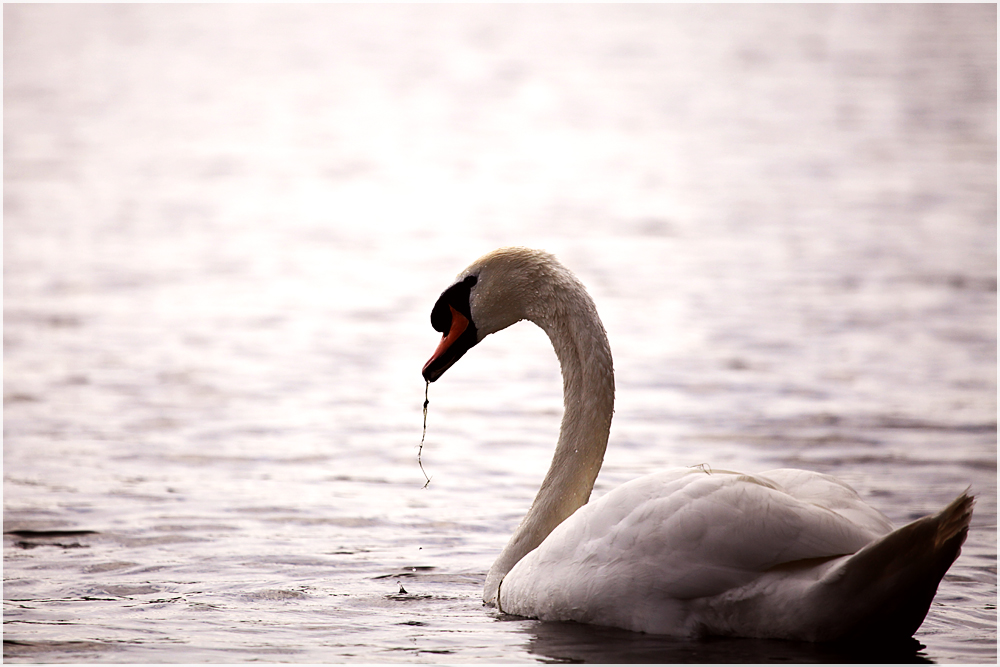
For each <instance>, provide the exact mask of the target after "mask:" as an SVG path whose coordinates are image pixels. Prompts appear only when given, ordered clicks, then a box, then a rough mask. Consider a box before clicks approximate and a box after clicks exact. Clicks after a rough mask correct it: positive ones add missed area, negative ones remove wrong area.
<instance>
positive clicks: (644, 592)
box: [501, 469, 886, 622]
mask: <svg viewBox="0 0 1000 667" xmlns="http://www.w3.org/2000/svg"><path fill="white" fill-rule="evenodd" d="M777 472H778V474H777V475H776V477H777V478H779V479H781V480H782V481H789V482H790V483H791V482H795V483H796V484H797V485H798V487H802V489H809V490H811V491H812V495H809V494H806V495H805V498H804V499H800V498H797V497H796V496H795V495H793V494H791V493H789V492H788V491H787V490H785V489H784V488H782V483H781V482H779V481H777V480H776V479H770V478H768V477H766V476H751V475H741V474H737V473H729V472H721V471H720V472H705V471H702V470H697V469H684V470H674V471H666V472H663V473H657V474H654V475H648V476H646V477H642V478H639V479H637V480H634V481H632V482H629V483H628V484H625V485H622V486H621V487H618V488H617V489H615V490H614V491H612V492H610V493H608V494H607V495H605V496H603V497H602V498H599V499H597V500H596V501H594V502H592V503H589V504H587V505H584V506H583V507H581V508H580V509H579V510H577V512H576V513H575V514H573V516H571V517H570V518H569V519H567V520H566V521H564V522H563V523H562V524H560V525H559V527H557V528H556V529H555V530H554V531H553V532H552V533H551V534H550V535H549V537H548V538H546V540H545V541H544V542H543V543H542V544H541V546H539V547H538V548H537V549H535V550H534V551H532V552H531V553H529V554H528V555H527V556H525V557H524V558H523V559H522V560H521V561H520V562H519V563H518V564H517V565H516V566H515V567H514V568H513V569H512V570H511V571H510V572H509V573H508V575H507V577H505V579H504V581H503V583H502V586H501V595H502V597H501V607H502V608H503V609H504V610H505V611H510V612H512V613H520V614H524V615H532V616H539V617H542V618H559V617H562V618H575V616H572V615H566V614H565V613H563V612H564V611H565V610H567V609H581V608H584V607H586V608H587V609H589V610H591V612H592V613H594V614H596V616H595V617H594V619H593V620H591V621H590V622H601V621H600V615H601V614H602V613H603V612H602V609H604V610H608V613H612V612H611V611H610V610H612V609H615V608H617V609H618V611H614V612H613V613H615V614H619V613H621V612H620V609H621V608H622V607H623V606H624V607H629V606H631V607H634V608H635V610H636V614H637V615H639V614H642V615H645V616H649V615H650V613H651V612H650V611H649V607H650V606H651V605H652V606H656V605H657V604H660V602H663V601H669V602H666V604H667V606H668V607H670V609H668V613H674V612H676V611H677V605H679V604H681V602H678V601H685V600H693V599H697V598H704V597H710V596H714V595H718V594H720V593H723V592H725V591H727V590H730V589H733V588H736V587H738V586H742V585H744V584H746V583H748V582H750V581H753V580H754V579H756V578H757V577H759V576H760V575H761V574H762V573H764V572H766V571H768V570H770V569H772V568H774V567H776V566H779V565H783V564H787V563H791V562H795V561H802V560H805V559H822V558H829V557H832V556H840V555H844V554H850V553H854V552H855V551H857V550H859V549H860V548H862V547H863V546H865V545H866V544H868V543H869V542H871V541H872V540H874V539H875V538H877V537H879V536H880V535H882V534H884V533H885V532H886V531H885V530H876V529H875V528H876V527H875V526H872V525H868V524H869V523H870V522H867V523H864V522H863V523H862V524H860V525H859V524H857V523H855V522H853V521H852V520H851V519H850V518H849V517H848V516H845V514H842V513H838V512H837V511H834V510H832V509H829V508H826V507H823V506H821V505H819V504H816V503H815V502H812V501H813V500H820V499H821V498H822V497H824V496H830V497H833V498H835V499H839V502H841V503H842V504H847V501H846V500H845V498H846V496H845V495H844V494H841V493H840V491H838V490H832V489H827V490H826V491H825V492H824V491H823V489H824V488H825V487H824V485H825V484H826V485H829V484H832V482H829V481H826V480H822V479H811V480H807V479H805V478H797V477H795V476H794V475H791V474H788V473H784V472H781V471H777ZM814 475H815V474H814ZM815 477H817V478H818V477H822V476H819V475H815ZM836 486H837V487H838V489H843V488H846V487H843V485H840V484H836ZM793 487H795V484H793ZM798 487H795V488H798ZM852 493H853V492H852ZM671 605H673V606H672V607H671ZM665 613H667V612H665ZM678 613H679V612H678ZM578 620H581V619H578ZM582 620H587V619H582Z"/></svg>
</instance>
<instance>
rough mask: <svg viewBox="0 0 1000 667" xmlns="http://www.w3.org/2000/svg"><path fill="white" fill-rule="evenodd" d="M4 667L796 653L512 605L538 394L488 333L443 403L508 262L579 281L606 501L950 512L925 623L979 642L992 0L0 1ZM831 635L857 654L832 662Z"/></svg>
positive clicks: (986, 635) (800, 656)
mask: <svg viewBox="0 0 1000 667" xmlns="http://www.w3.org/2000/svg"><path fill="white" fill-rule="evenodd" d="M4 25H5V34H4V61H5V66H4V116H5V118H4V123H5V138H4V148H5V157H4V185H5V191H4V207H5V217H4V530H5V535H4V559H5V564H4V604H5V607H4V620H5V633H4V638H5V658H6V659H7V660H9V661H17V662H95V661H96V662H145V661H149V662H206V661H207V662H243V661H251V660H256V661H260V660H264V661H288V662H323V661H333V662H341V661H345V662H350V661H356V662H413V661H423V662H476V661H484V662H485V661H493V662H497V661H507V662H519V661H520V662H523V661H551V660H559V661H565V660H586V661H602V662H628V661H657V662H664V661H680V662H684V661H694V662H704V661H710V662H734V661H750V662H787V661H792V662H825V661H853V660H866V659H868V658H870V657H871V654H870V653H867V652H866V651H867V648H866V649H865V651H862V652H861V653H860V654H859V653H857V652H850V651H848V652H846V653H845V651H847V649H845V648H843V647H841V648H836V649H834V648H829V647H814V646H802V645H797V644H788V643H783V642H763V641H751V640H704V641H698V642H683V641H677V640H669V639H665V638H658V637H648V636H643V635H632V634H629V633H623V632H618V631H614V630H608V629H595V628H585V627H582V626H576V625H573V624H549V623H539V622H536V621H532V620H527V619H517V618H510V617H505V616H501V615H499V614H497V613H496V612H495V611H494V610H491V609H487V608H484V607H483V606H482V604H481V601H480V594H481V590H482V585H483V580H484V578H485V573H486V571H487V569H488V568H489V566H490V564H491V562H492V560H493V558H494V557H495V556H496V554H497V553H498V552H499V550H500V549H501V548H502V546H503V544H504V543H505V541H506V539H507V536H508V535H509V534H510V532H511V530H512V529H513V528H514V526H515V525H516V524H517V522H518V520H519V519H520V517H521V515H522V514H523V512H524V511H525V509H526V508H527V506H528V504H529V503H530V500H531V498H532V496H533V493H534V491H535V489H536V488H537V485H538V483H539V480H540V478H541V476H542V474H543V472H544V470H545V468H546V466H547V463H548V457H549V456H550V455H551V447H552V446H553V443H554V442H555V437H556V431H557V429H558V423H559V415H560V413H561V394H560V390H561V385H560V381H559V376H558V368H557V364H556V361H555V357H554V354H553V353H552V351H551V349H550V348H549V346H548V342H547V340H546V339H545V336H544V334H542V333H541V332H540V331H539V330H537V329H534V328H532V327H531V326H529V325H517V326H515V327H513V328H512V329H510V330H508V331H505V332H503V334H502V335H501V336H497V337H494V338H495V339H491V340H489V341H487V342H484V343H483V344H482V345H479V346H477V348H476V349H475V350H474V351H473V352H472V353H470V354H468V355H466V357H465V358H463V360H462V362H461V364H459V365H457V366H456V367H455V368H453V369H451V370H450V371H449V373H448V376H447V377H446V378H445V379H444V380H442V381H441V382H438V383H435V385H434V386H433V387H431V391H430V396H429V398H430V405H429V413H428V422H427V428H428V431H427V442H426V443H425V446H424V448H423V450H422V461H423V464H424V467H425V469H426V471H427V473H428V475H429V476H430V477H431V480H432V481H431V484H430V485H429V486H428V487H427V488H426V489H423V488H421V487H422V485H423V484H424V478H423V476H422V475H421V473H420V469H419V467H418V465H417V452H418V450H417V446H418V443H419V441H420V435H421V422H422V411H421V408H422V401H423V391H424V383H423V380H422V378H421V377H420V368H421V366H422V365H423V363H424V361H425V360H426V359H427V357H428V356H429V355H430V353H431V351H432V350H433V348H434V346H435V345H436V344H437V338H438V335H437V333H436V332H434V331H433V330H432V329H431V328H430V326H429V323H428V316H429V312H430V307H431V306H432V304H433V303H434V300H435V299H436V297H437V295H438V294H439V293H440V291H441V290H442V289H443V288H444V287H446V286H447V285H448V283H449V281H450V279H451V277H452V276H453V275H454V274H455V273H456V272H457V271H459V270H460V269H461V268H463V267H464V266H466V265H467V264H468V263H469V262H470V261H471V260H472V259H474V258H476V257H478V256H479V255H481V254H483V253H484V252H486V251H488V250H491V249H493V248H494V247H497V246H500V245H512V244H518V245H530V246H537V247H543V248H546V249H548V250H550V251H552V252H554V253H556V254H557V255H558V256H559V257H560V258H561V259H562V260H563V262H564V263H565V264H567V265H568V266H569V267H571V268H572V269H573V270H574V271H575V272H576V273H577V274H578V275H579V276H580V278H581V279H582V280H583V281H584V283H585V284H586V285H587V286H588V288H589V289H590V291H591V293H592V294H593V296H594V298H595V301H596V303H597V305H598V308H599V310H600V312H601V315H602V318H603V320H604V323H605V326H606V328H607V329H608V333H609V337H610V340H611V345H612V350H613V352H614V354H615V367H616V373H617V384H618V387H619V391H618V401H617V406H616V407H617V411H616V415H615V423H614V425H613V427H612V435H611V442H610V445H609V450H608V456H607V460H606V464H605V467H604V469H603V470H602V472H601V476H600V478H599V479H598V482H597V487H596V489H595V494H603V493H605V492H607V490H608V489H610V488H613V487H614V486H617V485H618V484H621V483H622V482H624V481H627V480H628V479H631V478H633V477H635V476H637V475H640V474H643V473H646V472H650V471H652V470H656V469H660V468H665V467H671V466H678V465H696V464H700V463H709V464H710V465H712V466H715V467H719V468H726V469H746V470H766V469H770V468H776V467H782V466H794V467H803V468H810V469H814V470H818V471H821V472H827V473H831V474H835V475H837V476H838V477H840V478H841V479H844V480H845V481H847V482H848V483H850V484H851V485H853V486H854V487H855V488H857V489H858V491H859V492H860V493H861V494H862V495H863V496H864V497H865V498H867V499H869V500H870V501H871V502H872V504H874V505H875V506H876V507H878V508H879V509H881V510H882V511H884V512H885V513H886V514H887V515H889V517H890V518H891V519H892V520H893V521H894V522H896V523H901V522H905V521H909V520H911V519H913V518H916V517H917V516H920V515H923V514H926V513H929V512H932V511H935V510H937V509H939V508H940V507H942V506H944V505H945V504H946V503H947V502H948V501H950V500H951V499H952V498H953V497H954V496H955V495H957V494H958V493H959V492H960V491H962V490H963V489H964V488H966V487H967V486H969V485H971V486H972V489H973V491H974V492H975V493H976V494H977V495H978V503H977V506H976V510H975V516H974V519H973V524H972V529H971V531H970V535H969V539H968V542H967V544H966V546H965V548H964V550H963V553H962V555H961V557H960V558H959V560H958V561H957V562H956V564H955V566H954V567H953V568H952V569H951V571H950V572H949V574H948V575H947V576H946V577H945V579H944V581H943V583H942V585H941V588H940V590H939V591H938V595H937V597H936V598H935V602H934V604H933V606H932V607H931V610H930V612H929V614H928V617H927V619H926V621H925V622H924V625H923V626H922V627H921V629H920V631H919V632H918V634H917V637H916V639H917V640H918V641H919V645H918V644H907V645H906V646H902V647H891V651H892V652H891V653H889V654H879V656H878V657H879V658H880V659H885V660H892V661H896V660H898V661H934V662H989V663H992V662H994V661H995V659H996V605H995V603H996V199H995V193H996V168H995V160H996V153H995V147H996V140H995V130H996V109H995V100H996V94H995V81H996V73H995V64H996V34H995V26H996V8H995V6H994V5H943V6H941V5H939V6H923V5H892V6H864V5H861V6H853V5H852V6H824V5H816V6H806V5H789V6H782V7H781V8H780V9H778V8H768V7H728V6H727V7H723V6H708V7H700V6H656V5H643V6H607V7H602V6H589V5H587V6H559V5H552V6H549V5H544V6H509V5H505V6H470V7H465V6H440V7H437V6H434V7H431V6H406V7H388V6H375V7H368V6H343V5H337V6H301V7H285V6H252V7H251V6H225V5H222V6H179V7H173V6H170V7H166V6H164V7H159V6H147V5H115V6H106V7H105V6H101V7H97V6H74V5H68V6H35V5H24V6H5V8H4ZM852 648H853V649H857V647H852Z"/></svg>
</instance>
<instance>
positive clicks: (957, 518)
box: [814, 490, 975, 642]
mask: <svg viewBox="0 0 1000 667" xmlns="http://www.w3.org/2000/svg"><path fill="white" fill-rule="evenodd" d="M974 504H975V499H974V497H973V496H971V495H969V493H968V490H966V492H965V493H962V495H960V496H959V497H958V498H956V499H955V500H954V501H952V502H951V503H950V504H949V505H948V506H947V507H945V508H944V509H943V510H941V511H940V512H938V513H937V514H934V515H931V516H926V517H924V518H922V519H917V520H916V521H914V522H912V523H909V524H907V525H905V526H903V527H901V528H898V529H897V530H894V531H893V532H891V533H889V534H888V535H886V536H885V537H882V538H881V539H879V540H876V541H875V542H872V543H871V544H869V545H868V546H866V547H865V548H864V549H862V550H861V551H859V552H858V553H856V554H854V555H853V556H852V557H851V558H849V559H847V560H846V561H845V562H844V563H842V564H841V565H840V566H838V567H837V568H835V569H834V570H832V571H831V572H829V573H827V575H826V576H824V577H823V579H822V581H821V582H820V585H819V586H817V587H816V589H815V590H814V594H815V595H817V597H818V599H817V600H816V601H815V602H816V603H818V604H824V602H827V603H828V602H830V601H833V600H836V601H837V604H836V605H835V606H836V607H837V608H838V610H837V617H838V618H837V619H832V622H831V623H830V625H829V626H828V632H829V635H828V638H829V639H845V640H848V641H867V640H877V641H879V642H882V641H885V640H886V639H888V638H892V637H895V638H905V637H910V636H912V635H913V633H914V632H916V631H917V628H919V627H920V624H921V623H923V621H924V617H925V616H926V615H927V610H928V609H929V608H930V605H931V601H932V600H933V599H934V594H935V593H936V592H937V587H938V584H939V583H940V582H941V579H942V577H944V575H945V572H947V571H948V568H949V567H951V564H952V563H954V562H955V559H956V558H958V555H959V553H961V550H962V549H961V548H962V544H963V543H964V542H965V538H966V536H967V535H968V532H969V522H970V521H971V520H972V507H973V505H974Z"/></svg>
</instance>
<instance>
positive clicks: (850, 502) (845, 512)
mask: <svg viewBox="0 0 1000 667" xmlns="http://www.w3.org/2000/svg"><path fill="white" fill-rule="evenodd" d="M760 477H764V478H766V479H768V480H772V481H774V482H775V483H777V484H778V485H779V486H780V487H781V489H782V490H784V491H785V492H786V493H788V494H789V495H791V496H794V497H796V498H798V499H799V500H802V501H804V502H807V503H812V504H814V505H819V506H820V507H825V508H827V509H829V510H833V511H834V512H836V513H837V514H839V515H841V516H842V517H844V518H845V519H847V520H848V521H850V522H851V523H853V524H855V525H856V526H861V527H864V528H867V529H868V530H870V531H871V532H873V533H875V534H876V535H879V536H880V535H885V534H886V533H889V532H890V531H892V529H893V525H892V522H891V521H889V518H888V517H886V515H884V514H882V513H881V512H879V511H878V510H877V509H875V508H874V507H872V506H871V505H869V504H867V503H865V502H864V501H863V500H862V499H861V496H859V495H858V493H857V491H855V490H854V489H852V488H851V487H849V486H848V485H847V484H845V483H843V482H841V481H840V480H839V479H837V478H836V477H831V476H830V475H821V474H820V473H818V472H811V471H809V470H796V469H795V468H780V469H778V470H768V471H767V472H764V473H761V474H760Z"/></svg>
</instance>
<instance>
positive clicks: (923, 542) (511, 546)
mask: <svg viewBox="0 0 1000 667" xmlns="http://www.w3.org/2000/svg"><path fill="white" fill-rule="evenodd" d="M522 319H528V320H531V321H533V322H535V323H536V324H538V325H539V326H540V327H541V328H542V329H543V330H545V332H546V333H547V334H548V336H549V339H550V340H551V341H552V344H553V347H554V348H555V351H556V355H557V357H558V358H559V362H560V365H561V367H562V372H563V391H564V403H565V410H566V411H565V414H564V417H563V421H562V427H561V429H560V434H559V443H558V445H557V446H556V452H555V455H554V457H553V460H552V465H551V467H550V469H549V472H548V474H547V475H546V477H545V480H544V481H543V482H542V485H541V488H540V489H539V492H538V495H537V496H536V498H535V501H534V503H533V504H532V506H531V509H530V510H529V511H528V514H527V515H526V516H525V518H524V520H523V521H522V522H521V525H520V526H519V527H518V528H517V530H516V531H515V533H514V535H513V536H512V537H511V540H510V542H509V543H508V544H507V546H506V547H505V548H504V550H503V552H501V554H500V556H499V558H497V560H496V562H495V563H494V564H493V567H492V568H491V569H490V572H489V574H488V575H487V579H486V587H485V590H484V592H483V599H484V601H485V602H486V603H487V604H490V605H495V606H497V607H499V608H500V609H501V610H502V611H504V612H507V613H512V614H518V615H522V616H530V617H534V618H539V619H543V620H574V621H580V622H584V623H594V624H599V625H609V626H615V627H620V628H625V629H628V630H636V631H643V632H650V633H657V634H670V635H679V636H691V635H697V634H719V635H734V636H744V637H773V638H785V639H803V640H809V641H827V640H836V639H842V638H845V637H851V636H860V635H874V636H882V637H884V636H886V635H896V636H909V635H912V634H913V632H915V631H916V629H917V628H918V627H919V626H920V623H921V622H922V621H923V618H924V616H925V615H926V613H927V608H928V607H929V605H930V602H931V600H932V599H933V597H934V593H935V592H936V590H937V586H938V582H939V581H940V580H941V577H942V576H944V573H945V572H946V571H947V570H948V568H949V567H950V566H951V564H952V562H953V561H954V560H955V558H956V557H957V556H958V553H959V551H960V547H961V545H962V543H963V542H964V540H965V536H966V534H967V532H968V525H969V521H970V519H971V514H972V504H973V500H972V498H971V497H969V496H968V495H966V494H963V495H961V496H959V498H957V499H956V500H955V501H954V502H953V503H951V504H950V505H949V506H948V507H947V508H945V509H944V510H942V511H941V512H940V513H938V514H936V515H934V516H930V517H925V518H923V519H920V520H918V521H915V522H913V523H911V524H908V525H907V526H904V527H902V528H900V529H898V530H895V531H894V530H893V527H892V524H891V523H890V522H889V520H888V519H887V518H886V517H885V516H884V515H882V514H881V513H880V512H878V511H877V510H875V509H873V508H871V507H869V506H868V505H866V504H865V503H864V502H863V501H862V500H861V498H860V497H859V496H858V495H857V493H855V492H854V490H853V489H851V488H850V487H848V486H847V485H846V484H843V483H842V482H839V481H837V480H836V479H834V478H832V477H829V476H827V475H821V474H818V473H813V472H808V471H804V470H773V471H770V472H766V473H763V474H760V475H744V474H739V473H733V472H728V471H713V470H711V469H709V468H707V467H704V466H702V467H698V468H682V469H677V470H669V471H665V472H661V473H656V474H652V475H647V476H645V477H641V478H639V479H636V480H633V481H632V482H629V483H627V484H624V485H622V486H621V487H618V488H617V489H615V490H613V491H611V492H610V493H608V494H607V495H605V496H603V497H602V498H599V499H598V500H596V501H595V502H593V503H588V502H587V501H588V499H589V497H590V492H591V490H592V489H593V486H594V481H595V479H596V477H597V473H598V472H599V470H600V467H601V463H602V461H603V458H604V450H605V448H606V446H607V442H608V434H609V431H610V426H611V416H612V413H613V411H614V373H613V368H612V361H611V351H610V347H609V345H608V341H607V336H606V335H605V332H604V328H603V326H602V325H601V321H600V318H599V317H598V315H597V311H596V308H595V307H594V304H593V301H592V300H591V299H590V297H589V295H588V294H587V292H586V290H585V288H584V287H583V285H582V284H581V283H580V282H579V281H578V280H577V279H576V278H575V276H573V275H572V274H571V273H570V272H569V271H568V270H567V269H566V268H565V267H563V266H562V265H561V264H559V262H558V261H556V260H555V258H554V257H552V256H551V255H548V254H546V253H543V252H540V251H534V250H528V249H524V248H506V249H501V250H498V251H495V252H493V253H491V254H489V255H486V256H485V257H483V258H481V259H479V260H477V261H476V262H475V263H473V264H472V265H471V266H470V267H469V268H468V269H466V270H465V271H464V272H462V273H461V274H460V275H459V278H458V280H457V281H456V283H455V284H454V285H452V287H450V288H448V289H447V290H445V292H444V293H443V294H442V295H441V297H440V299H439V300H438V302H437V304H436V305H435V306H434V310H433V312H432V314H431V322H432V324H433V325H434V328H435V329H437V330H438V331H441V332H442V333H443V334H444V337H443V338H442V341H441V344H440V345H439V347H438V349H437V351H435V353H434V356H432V357H431V359H430V361H428V362H427V364H426V365H425V366H424V370H423V374H424V377H425V379H427V380H428V381H434V380H436V379H437V378H438V377H440V376H441V374H443V373H444V371H445V370H447V369H448V368H449V367H450V366H451V365H452V364H453V363H455V362H456V361H457V360H458V359H459V358H460V357H461V356H462V355H463V354H464V353H465V352H466V351H467V350H468V349H470V348H471V347H472V346H473V345H475V344H476V343H478V342H479V341H481V340H482V339H483V338H485V337H486V336H487V335H489V334H490V333H494V332H496V331H499V330H501V329H503V328H505V327H507V326H510V325H511V324H513V323H515V322H517V321H519V320H522Z"/></svg>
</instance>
